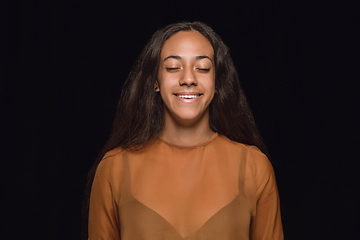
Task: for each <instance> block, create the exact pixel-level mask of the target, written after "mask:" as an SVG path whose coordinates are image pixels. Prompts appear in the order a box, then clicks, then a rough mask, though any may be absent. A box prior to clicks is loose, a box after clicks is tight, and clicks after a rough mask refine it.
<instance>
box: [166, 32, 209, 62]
mask: <svg viewBox="0 0 360 240" xmlns="http://www.w3.org/2000/svg"><path fill="white" fill-rule="evenodd" d="M169 55H179V56H186V55H191V56H192V55H193V56H199V55H206V56H209V57H211V58H213V57H214V49H213V47H212V45H211V43H210V42H209V40H208V39H207V38H206V37H205V36H203V35H202V34H201V33H199V32H197V31H180V32H177V33H175V34H174V35H172V36H171V37H170V38H169V39H168V40H166V41H165V43H164V45H163V47H162V50H161V58H165V57H167V56H169Z"/></svg>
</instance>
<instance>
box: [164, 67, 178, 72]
mask: <svg viewBox="0 0 360 240" xmlns="http://www.w3.org/2000/svg"><path fill="white" fill-rule="evenodd" d="M178 70H180V68H166V71H168V72H177V71H178Z"/></svg>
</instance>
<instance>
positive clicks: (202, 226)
mask: <svg viewBox="0 0 360 240" xmlns="http://www.w3.org/2000/svg"><path fill="white" fill-rule="evenodd" d="M239 197H240V193H238V194H237V195H236V196H235V197H234V199H233V200H231V201H230V202H229V203H228V204H226V205H224V206H223V207H221V208H220V209H219V210H218V211H216V212H215V213H214V214H213V215H212V216H211V217H210V218H208V219H207V220H206V221H205V222H204V223H203V224H202V225H201V226H200V227H199V228H198V229H197V230H196V231H195V232H193V233H191V234H190V235H188V236H185V237H183V236H182V235H181V234H180V233H179V231H178V230H177V229H176V228H175V227H174V226H173V225H172V224H171V223H170V222H169V221H168V220H167V219H166V218H165V217H163V216H162V215H161V214H159V213H158V212H156V211H155V210H153V209H152V208H150V207H148V206H147V205H146V204H144V203H142V202H140V201H139V200H138V199H136V198H135V197H134V196H132V198H133V199H134V201H135V202H137V203H139V204H140V205H142V206H144V207H145V208H146V209H148V210H149V211H151V212H153V213H154V214H156V215H157V216H159V217H160V219H162V220H163V221H164V222H166V224H167V225H169V227H170V228H171V229H173V230H174V232H176V234H177V235H178V236H179V237H180V238H181V239H183V240H186V239H191V238H192V237H193V236H195V235H196V234H197V233H198V232H199V231H200V230H201V229H203V228H204V227H205V226H206V225H207V224H208V222H210V221H211V219H213V218H214V217H215V216H216V215H218V214H220V212H221V211H223V210H224V209H225V208H227V207H229V206H230V205H232V204H233V203H234V202H236V200H237V199H238V198H239Z"/></svg>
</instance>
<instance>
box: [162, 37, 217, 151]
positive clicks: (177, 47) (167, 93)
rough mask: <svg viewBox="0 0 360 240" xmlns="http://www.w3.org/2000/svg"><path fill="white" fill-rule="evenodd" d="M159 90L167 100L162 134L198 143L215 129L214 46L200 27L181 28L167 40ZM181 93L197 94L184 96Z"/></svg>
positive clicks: (184, 142) (181, 142)
mask: <svg viewBox="0 0 360 240" xmlns="http://www.w3.org/2000/svg"><path fill="white" fill-rule="evenodd" d="M155 87H156V91H158V92H160V94H161V98H162V100H163V102H164V109H165V125H164V129H163V131H162V132H161V134H160V136H161V137H163V138H164V139H166V140H168V141H170V142H172V143H175V144H178V145H183V146H190V145H194V144H198V143H201V142H204V141H206V140H207V139H209V138H210V137H211V136H212V135H213V134H214V133H213V131H212V130H211V129H210V126H209V104H210V103H211V101H212V99H213V97H214V94H215V92H216V90H215V65H214V50H213V48H212V45H211V43H210V42H209V41H208V40H207V38H206V37H204V36H203V35H202V34H200V33H198V32H196V31H181V32H178V33H176V34H174V35H173V36H171V37H170V38H169V39H168V40H167V41H166V42H165V44H164V46H163V48H162V51H161V56H160V66H159V71H158V82H157V83H156V85H155ZM181 95H194V96H196V98H190V99H184V98H181V97H179V96H181Z"/></svg>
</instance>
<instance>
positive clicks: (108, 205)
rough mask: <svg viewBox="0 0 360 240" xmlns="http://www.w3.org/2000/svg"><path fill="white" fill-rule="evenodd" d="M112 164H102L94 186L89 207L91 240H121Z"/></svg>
mask: <svg viewBox="0 0 360 240" xmlns="http://www.w3.org/2000/svg"><path fill="white" fill-rule="evenodd" d="M111 162H112V161H105V160H103V161H102V162H100V164H99V166H98V169H97V171H96V174H95V178H94V182H93V185H92V190H91V196H90V206H89V240H95V239H96V240H100V239H104V240H105V239H106V240H119V239H120V229H119V217H118V216H119V215H118V207H117V204H116V201H115V198H114V190H116V189H113V187H114V186H112V179H111V176H112V174H111V172H112V171H111V170H112V169H111V165H112V164H111Z"/></svg>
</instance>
